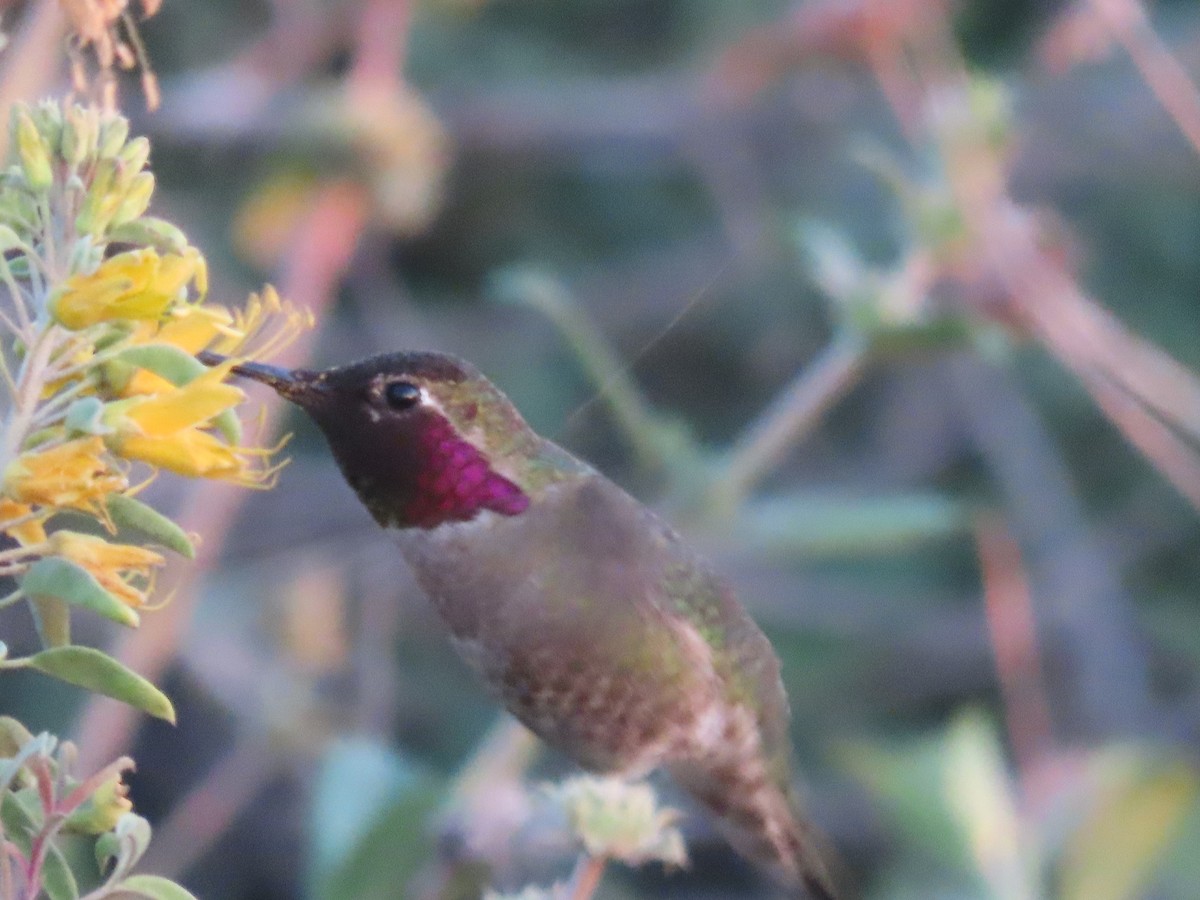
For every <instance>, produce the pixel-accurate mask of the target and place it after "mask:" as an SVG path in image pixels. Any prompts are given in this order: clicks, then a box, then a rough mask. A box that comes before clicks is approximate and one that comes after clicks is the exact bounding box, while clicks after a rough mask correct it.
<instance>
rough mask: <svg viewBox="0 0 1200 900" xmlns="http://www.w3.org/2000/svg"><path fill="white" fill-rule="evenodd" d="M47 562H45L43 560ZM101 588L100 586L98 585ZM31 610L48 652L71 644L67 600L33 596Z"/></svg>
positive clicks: (34, 622)
mask: <svg viewBox="0 0 1200 900" xmlns="http://www.w3.org/2000/svg"><path fill="white" fill-rule="evenodd" d="M42 562H45V560H42ZM97 587H99V585H97ZM29 608H30V610H32V612H33V624H34V627H36V628H37V633H38V638H40V639H41V642H42V646H43V647H45V648H46V649H47V650H48V649H50V648H51V647H65V646H66V645H67V644H69V643H71V608H70V606H69V605H68V604H67V602H66V601H65V600H61V599H59V598H58V597H51V596H31V597H30V598H29Z"/></svg>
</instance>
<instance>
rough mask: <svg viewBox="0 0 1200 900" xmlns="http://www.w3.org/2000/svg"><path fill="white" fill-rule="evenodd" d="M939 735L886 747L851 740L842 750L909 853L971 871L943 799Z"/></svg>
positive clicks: (960, 835) (962, 839)
mask: <svg viewBox="0 0 1200 900" xmlns="http://www.w3.org/2000/svg"><path fill="white" fill-rule="evenodd" d="M945 753H946V744H945V739H944V737H943V736H942V735H936V736H926V737H922V738H915V739H911V740H908V741H902V742H895V743H892V744H889V745H886V746H885V745H877V744H856V745H853V746H850V747H847V748H845V749H844V750H843V751H842V758H843V760H844V762H845V764H846V766H847V767H848V768H849V770H850V771H851V773H852V774H854V775H855V776H856V777H857V778H858V779H859V780H860V781H862V782H863V783H864V784H866V785H867V787H868V788H869V789H870V790H871V792H872V793H873V794H874V795H875V797H876V799H877V801H878V803H879V805H880V812H881V814H882V815H883V817H884V818H885V819H886V820H887V821H888V823H889V825H890V827H891V829H892V830H893V831H894V832H895V834H896V836H897V837H899V838H901V839H902V840H904V841H905V843H906V844H907V845H908V850H909V852H913V851H916V852H919V853H920V854H921V855H923V856H924V857H926V858H927V859H932V860H936V861H937V863H938V864H939V865H940V866H942V867H943V868H945V869H947V870H949V871H952V872H956V873H960V874H961V873H963V872H971V873H973V872H974V871H975V867H974V866H973V865H972V863H971V855H970V848H969V846H968V843H967V841H966V836H965V835H964V834H963V830H962V828H961V827H960V825H959V822H958V821H957V819H956V818H955V816H954V813H953V812H952V811H951V810H950V808H949V807H948V805H947V803H946V801H945V792H944V790H943V784H944V778H945Z"/></svg>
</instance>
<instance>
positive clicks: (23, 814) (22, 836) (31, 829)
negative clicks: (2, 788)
mask: <svg viewBox="0 0 1200 900" xmlns="http://www.w3.org/2000/svg"><path fill="white" fill-rule="evenodd" d="M0 825H3V826H4V837H5V839H6V840H9V841H12V842H13V843H14V844H16V845H17V846H18V847H19V848H21V852H22V853H28V852H29V839H30V837H31V836H32V835H33V834H34V833H35V832H36V831H37V830H38V824H37V821H36V820H35V819H33V818H32V817H31V816H30V815H29V810H27V809H26V808H25V807H24V805H22V803H21V802H20V801H19V800H18V799H17V795H16V794H13V793H9V792H7V791H6V792H4V793H2V794H0Z"/></svg>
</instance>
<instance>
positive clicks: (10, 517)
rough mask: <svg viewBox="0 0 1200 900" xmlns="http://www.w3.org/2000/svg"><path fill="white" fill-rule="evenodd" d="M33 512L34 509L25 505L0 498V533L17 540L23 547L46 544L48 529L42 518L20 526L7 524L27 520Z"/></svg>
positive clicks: (29, 520) (30, 520) (25, 522)
mask: <svg viewBox="0 0 1200 900" xmlns="http://www.w3.org/2000/svg"><path fill="white" fill-rule="evenodd" d="M31 512H33V508H32V507H30V506H28V505H26V504H24V503H17V502H16V501H14V500H9V499H8V498H7V497H0V531H3V532H4V533H5V534H7V535H8V536H9V537H11V538H13V539H15V540H16V541H17V543H19V544H20V545H21V546H22V547H30V546H33V545H34V544H42V543H45V541H46V529H45V527H44V526H43V525H42V520H41V519H40V518H37V519H27V520H26V521H24V522H21V524H19V525H6V524H5V523H6V522H16V521H18V520H20V519H25V517H26V516H28V515H29V514H30V513H31Z"/></svg>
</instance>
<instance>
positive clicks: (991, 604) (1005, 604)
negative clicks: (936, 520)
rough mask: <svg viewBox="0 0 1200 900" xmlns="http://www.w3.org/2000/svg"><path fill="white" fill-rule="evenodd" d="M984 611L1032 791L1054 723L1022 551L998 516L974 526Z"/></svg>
mask: <svg viewBox="0 0 1200 900" xmlns="http://www.w3.org/2000/svg"><path fill="white" fill-rule="evenodd" d="M975 542H976V547H977V548H978V552H979V566H980V569H981V570H982V576H983V601H984V612H985V614H986V617H987V623H988V633H989V635H990V637H991V641H992V651H993V653H994V654H995V659H996V674H997V676H998V678H999V680H1000V693H1001V695H1002V697H1003V699H1004V714H1005V719H1006V721H1007V725H1008V737H1009V740H1010V741H1011V742H1012V747H1013V752H1014V753H1015V754H1016V759H1017V765H1018V768H1019V769H1020V771H1021V784H1022V785H1023V786H1024V787H1025V788H1026V789H1028V787H1029V785H1030V784H1032V783H1033V779H1032V777H1031V776H1032V773H1033V772H1034V771H1035V769H1036V767H1037V763H1038V761H1039V759H1041V758H1042V756H1043V755H1044V754H1045V753H1046V752H1047V751H1048V750H1049V749H1050V748H1051V746H1052V743H1053V736H1052V733H1053V725H1052V721H1051V717H1050V707H1049V704H1048V703H1047V701H1046V686H1045V682H1044V680H1043V678H1042V668H1041V661H1040V659H1039V656H1038V638H1037V625H1036V621H1035V617H1034V613H1033V592H1032V590H1031V589H1030V587H1029V579H1028V577H1027V575H1026V573H1025V566H1024V563H1023V562H1022V560H1021V548H1020V547H1019V546H1018V545H1017V542H1016V541H1015V540H1014V539H1013V537H1012V535H1011V534H1009V532H1008V529H1007V528H1006V527H1005V525H1004V522H1003V521H1002V520H1001V519H1000V518H999V517H998V516H997V517H994V518H984V519H981V520H980V521H979V522H977V523H976V528H975Z"/></svg>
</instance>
